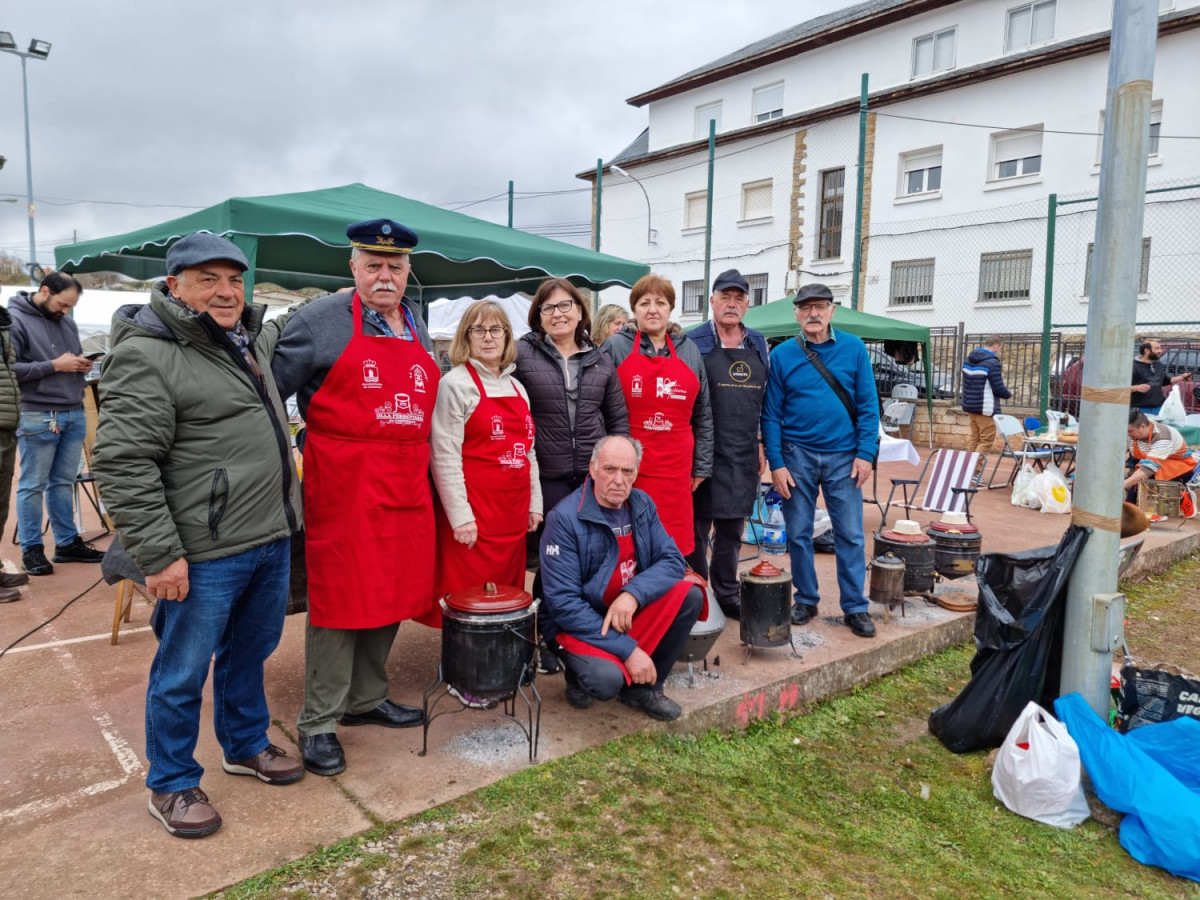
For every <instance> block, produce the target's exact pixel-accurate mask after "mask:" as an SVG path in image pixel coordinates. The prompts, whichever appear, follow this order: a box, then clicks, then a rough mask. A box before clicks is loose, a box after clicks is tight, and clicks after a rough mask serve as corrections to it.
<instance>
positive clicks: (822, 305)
mask: <svg viewBox="0 0 1200 900" xmlns="http://www.w3.org/2000/svg"><path fill="white" fill-rule="evenodd" d="M831 306H833V302H832V301H830V300H815V301H813V302H812V303H797V304H796V309H798V310H801V311H803V312H825V310H827V309H829V307H831Z"/></svg>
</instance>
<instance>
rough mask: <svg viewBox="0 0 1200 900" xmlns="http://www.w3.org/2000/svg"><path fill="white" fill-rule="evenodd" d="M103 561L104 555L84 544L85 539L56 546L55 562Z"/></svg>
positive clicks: (77, 538)
mask: <svg viewBox="0 0 1200 900" xmlns="http://www.w3.org/2000/svg"><path fill="white" fill-rule="evenodd" d="M102 559H104V554H103V553H101V552H100V551H99V550H97V549H96V548H95V547H93V546H92V545H91V544H88V543H84V540H83V538H81V537H78V536H76V538H75V540H73V541H71V543H69V544H55V545H54V561H55V562H59V563H62V562H81V563H98V562H100V560H102ZM30 574H32V573H30Z"/></svg>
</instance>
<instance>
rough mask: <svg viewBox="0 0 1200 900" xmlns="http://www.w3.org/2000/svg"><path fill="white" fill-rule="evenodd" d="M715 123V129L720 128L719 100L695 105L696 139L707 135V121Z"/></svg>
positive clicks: (718, 129)
mask: <svg viewBox="0 0 1200 900" xmlns="http://www.w3.org/2000/svg"><path fill="white" fill-rule="evenodd" d="M710 121H711V122H716V123H717V131H720V130H721V101H720V100H718V101H717V102H716V103H706V104H704V105H703V106H697V107H696V135H695V137H696V140H700V139H701V138H706V137H708V123H709V122H710Z"/></svg>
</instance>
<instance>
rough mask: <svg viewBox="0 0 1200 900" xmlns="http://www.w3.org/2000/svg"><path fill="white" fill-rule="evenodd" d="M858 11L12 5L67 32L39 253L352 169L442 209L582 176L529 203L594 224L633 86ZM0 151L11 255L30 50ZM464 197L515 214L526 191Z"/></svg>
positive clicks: (5, 73)
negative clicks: (512, 202) (810, 22)
mask: <svg viewBox="0 0 1200 900" xmlns="http://www.w3.org/2000/svg"><path fill="white" fill-rule="evenodd" d="M847 5H849V4H848V3H845V2H842V0H804V2H796V0H790V2H789V0H753V2H750V0H744V2H736V0H724V2H718V0H653V2H651V0H642V2H639V0H614V2H604V3H601V2H592V0H510V2H507V3H500V2H497V0H461V2H455V0H418V2H413V3H409V4H407V5H406V4H401V3H390V2H387V3H376V4H363V3H345V4H341V3H339V4H335V3H333V2H313V0H288V2H284V0H202V2H194V3H188V4H182V3H173V2H165V0H105V2H102V3H96V2H85V0H5V2H4V3H3V4H2V5H0V30H3V31H11V32H12V33H13V36H14V37H15V39H16V41H17V45H18V46H19V47H21V48H22V49H23V48H25V47H27V46H28V44H29V40H30V39H31V38H40V39H42V40H46V41H50V42H51V44H52V45H53V47H52V49H51V51H50V57H49V59H47V60H44V61H42V60H29V61H28V63H27V68H28V74H29V105H30V120H31V129H32V141H33V185H34V197H35V200H36V201H37V217H36V220H35V221H36V227H37V243H38V260H39V261H40V262H42V263H43V264H47V265H49V264H52V263H53V249H54V247H55V246H56V245H58V244H62V243H69V242H71V241H72V240H73V239H78V240H88V239H92V238H98V237H104V236H106V235H111V234H118V233H120V232H123V231H128V230H131V229H134V228H139V227H142V226H145V225H150V224H153V223H154V222H158V221H163V220H165V219H169V218H174V217H176V216H179V215H184V214H186V213H187V212H189V211H190V209H189V208H188V207H197V208H199V207H204V206H209V205H211V204H214V203H218V202H220V201H222V200H224V199H225V198H227V197H229V196H236V195H241V196H252V195H257V194H275V193H285V192H290V191H301V190H313V189H317V188H324V187H332V186H334V185H340V184H347V183H350V182H355V181H361V182H363V183H365V184H369V185H371V186H373V187H377V188H380V189H382V190H385V191H391V192H393V193H398V194H403V195H405V196H408V197H412V198H413V199H416V200H421V201H424V202H427V203H434V204H438V205H455V204H461V203H464V202H467V201H472V200H479V199H482V198H486V197H489V196H492V195H494V194H500V193H502V192H504V191H506V190H507V186H508V180H509V179H513V180H514V181H515V183H516V185H515V186H516V190H517V191H562V190H567V191H569V190H577V189H583V190H582V191H580V192H579V193H575V194H565V195H559V196H554V197H547V198H536V199H526V200H519V202H518V203H517V207H516V224H517V225H518V226H523V225H532V224H539V225H541V224H547V223H580V224H579V225H578V228H579V229H581V230H582V229H586V227H587V226H586V221H587V219H588V216H589V215H590V212H589V205H590V199H589V196H588V194H587V193H586V192H585V191H586V189H587V184H586V183H585V182H582V181H579V180H578V179H576V178H575V177H574V176H575V173H576V172H579V171H582V170H584V169H588V168H590V167H593V166H595V163H596V159H597V157H603V158H605V159H608V158H611V157H612V156H614V155H615V154H616V153H617V152H619V151H620V150H621V149H622V148H623V147H624V146H625V145H626V144H628V143H629V142H630V141H631V140H632V139H633V138H634V137H636V136H637V135H638V133H639V132H640V131H641V130H642V129H643V128H644V127H645V125H646V110H645V109H644V108H643V109H638V108H635V107H632V106H629V105H628V104H626V103H625V99H626V98H627V97H630V96H633V95H634V94H636V93H639V92H641V91H644V90H647V89H649V88H652V87H654V86H656V85H658V84H661V83H663V82H665V81H668V80H670V79H672V78H674V77H675V76H677V75H680V74H682V73H684V72H686V71H688V70H690V69H692V68H695V67H696V66H698V65H701V64H703V63H705V62H708V61H710V60H713V59H716V58H718V57H720V56H723V55H724V54H726V53H729V52H731V51H733V50H736V49H738V48H739V47H742V46H744V45H746V44H748V43H750V42H752V41H754V40H757V39H759V38H761V37H765V36H767V35H769V34H771V33H773V32H776V31H779V30H780V29H783V28H786V27H788V26H791V25H794V24H797V23H799V22H801V21H805V20H807V19H810V18H813V17H815V16H818V15H822V14H824V13H826V12H829V11H830V10H833V9H837V8H839V7H842V6H847ZM392 10H395V11H394V12H393V11H392ZM0 156H6V157H7V158H8V163H7V165H6V166H5V167H4V169H3V171H0V200H3V199H5V198H7V197H17V198H19V202H17V203H4V202H0V250H3V251H7V252H9V253H15V254H16V255H18V256H20V257H21V258H22V259H24V258H26V257H27V256H28V247H29V240H28V226H27V221H26V218H25V149H24V136H23V129H22V102H21V64H20V60H19V59H18V58H17V57H15V56H12V55H10V54H3V53H0ZM79 201H93V202H79ZM94 201H107V202H105V203H99V202H94ZM465 211H467V212H469V213H470V214H472V215H477V216H479V217H481V218H486V219H491V220H493V221H501V222H502V221H505V217H506V215H507V205H506V201H505V200H504V199H500V200H496V201H493V202H489V203H482V204H478V205H475V206H472V207H471V208H470V209H469V210H465ZM568 239H571V240H574V241H576V242H582V241H583V240H584V238H582V237H575V238H568Z"/></svg>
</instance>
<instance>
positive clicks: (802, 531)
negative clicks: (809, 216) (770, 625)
mask: <svg viewBox="0 0 1200 900" xmlns="http://www.w3.org/2000/svg"><path fill="white" fill-rule="evenodd" d="M794 303H795V305H796V321H797V322H798V323H799V324H800V329H801V333H800V334H799V335H797V336H796V338H795V339H794V340H790V341H787V342H785V343H783V344H780V345H779V346H778V347H776V348H775V349H774V350H773V351H772V352H771V366H770V369H769V371H768V374H767V391H766V397H765V398H764V401H763V413H762V435H763V444H764V446H765V449H766V453H767V465H769V466H770V467H771V480H772V482H774V484H775V490H776V491H778V492H779V494H780V496H781V497H783V515H784V521H785V523H786V525H787V538H788V552H789V554H790V556H791V562H792V583H793V585H795V588H796V593H795V606H794V607H793V608H792V622H793V624H795V625H806V624H808V622H809V621H810V620H811V619H812V618H813V617H814V616H815V615H816V614H817V602H818V601H819V600H820V593H819V591H818V587H817V573H816V569H815V567H814V566H813V545H812V533H813V518H814V514H815V510H816V503H817V490H818V489H820V491H821V493H822V494H823V495H824V497H825V508H826V509H827V510H828V512H829V516H830V518H831V519H832V520H833V541H834V552H835V554H836V556H837V578H838V592H839V595H840V596H839V599H840V600H841V607H842V614H843V618H842V621H844V622H845V623H846V625H848V626H849V627H850V630H851V631H853V632H854V633H855V634H856V635H858V636H859V637H874V636H875V625H874V623H873V622H872V621H871V616H870V615H869V614H868V613H867V606H868V604H867V598H866V596H865V594H864V592H863V590H864V583H865V581H866V574H867V567H866V538H865V536H864V534H863V507H862V486H863V484H865V483H866V481H867V479H868V478H870V477H871V470H872V468H873V467H874V461H875V455H876V452H877V451H878V447H879V398H878V395H877V394H876V393H875V378H874V374H873V373H872V371H871V359H870V357H869V356H868V355H867V348H866V347H865V346H864V345H863V342H862V341H861V340H859V339H858V338H857V337H855V336H854V335H852V334H847V333H845V332H840V331H837V330H836V329H834V328H833V327H832V325H831V322H832V320H833V315H834V306H833V294H832V292H831V291H830V290H829V288H828V287H826V286H825V285H823V284H806V285H804V286H803V287H802V288H800V291H799V293H797V294H796V299H795V301H794ZM822 368H824V369H825V371H826V374H827V375H828V378H827V377H826V374H822V372H821V369H822Z"/></svg>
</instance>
